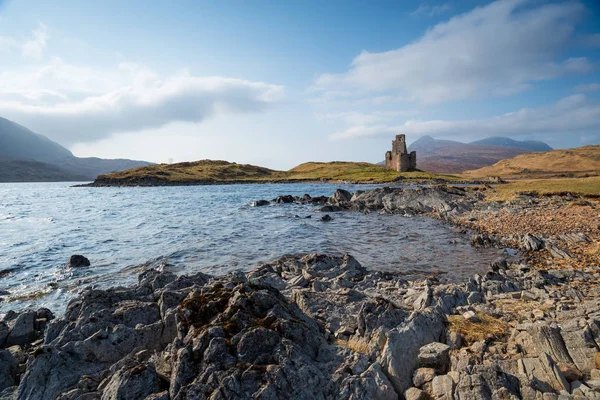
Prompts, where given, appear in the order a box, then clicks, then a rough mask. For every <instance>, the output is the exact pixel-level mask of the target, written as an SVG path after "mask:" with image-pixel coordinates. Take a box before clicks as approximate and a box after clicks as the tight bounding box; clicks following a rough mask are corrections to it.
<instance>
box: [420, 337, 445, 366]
mask: <svg viewBox="0 0 600 400" xmlns="http://www.w3.org/2000/svg"><path fill="white" fill-rule="evenodd" d="M418 357H419V365H421V366H423V367H431V368H435V369H436V370H437V371H440V372H444V371H446V370H447V368H448V364H450V346H448V345H447V344H444V343H439V342H434V343H429V344H426V345H425V346H423V347H421V348H420V349H419V356H418Z"/></svg>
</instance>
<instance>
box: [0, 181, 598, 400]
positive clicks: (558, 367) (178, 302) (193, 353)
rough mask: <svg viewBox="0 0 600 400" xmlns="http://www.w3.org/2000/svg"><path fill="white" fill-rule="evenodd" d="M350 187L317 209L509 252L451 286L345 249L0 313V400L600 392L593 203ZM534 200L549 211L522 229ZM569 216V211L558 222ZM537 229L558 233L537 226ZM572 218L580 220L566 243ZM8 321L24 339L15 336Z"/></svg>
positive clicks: (535, 207)
mask: <svg viewBox="0 0 600 400" xmlns="http://www.w3.org/2000/svg"><path fill="white" fill-rule="evenodd" d="M486 190H493V189H486ZM359 192H360V193H359ZM359 192H357V193H355V194H351V193H349V192H346V191H344V190H338V191H336V192H335V193H334V195H333V196H331V197H330V198H329V199H328V200H327V201H326V202H323V204H322V207H330V208H329V209H327V210H328V211H324V212H337V211H340V212H344V211H343V210H353V211H365V210H367V211H377V212H383V213H405V214H411V213H414V214H425V215H428V216H431V217H434V218H438V219H442V220H444V221H446V222H448V223H450V224H451V225H453V226H455V227H457V229H475V230H476V231H477V232H479V233H477V234H474V235H473V236H472V237H471V239H472V243H473V244H474V245H479V246H493V245H504V243H508V242H509V241H510V243H511V244H513V245H515V246H516V247H519V248H520V249H521V251H522V252H523V256H524V262H523V263H514V264H509V263H506V262H505V261H501V260H499V261H498V262H495V263H493V264H492V266H491V267H490V269H489V270H488V272H487V273H486V274H484V275H475V276H474V277H473V278H471V279H469V280H468V281H467V282H461V283H440V282H438V281H436V279H434V278H430V279H425V280H423V281H406V280H405V279H403V278H402V277H401V276H399V275H397V274H392V273H384V272H376V271H370V270H366V269H365V268H363V267H362V266H360V264H359V263H358V262H357V261H356V260H354V259H353V258H352V257H351V256H349V255H346V256H343V257H332V256H327V255H307V256H302V257H299V256H288V257H285V258H282V259H280V260H279V261H276V262H273V263H269V264H266V265H264V266H261V267H259V268H257V269H255V270H252V271H249V272H247V273H242V272H239V271H236V272H234V273H231V274H228V275H225V276H214V277H213V276H209V275H206V274H203V273H198V274H195V275H192V276H179V277H178V276H175V275H174V274H172V273H168V272H162V273H161V272H158V271H155V270H148V271H146V272H144V273H142V275H140V278H139V283H138V285H136V286H134V287H131V288H118V287H117V288H112V289H107V290H87V291H85V292H84V293H83V294H82V295H81V296H79V297H78V298H76V299H74V300H73V301H71V302H70V303H69V306H68V308H67V312H66V313H65V316H64V317H62V318H57V319H53V318H52V316H51V313H50V314H48V313H47V312H45V311H44V310H38V311H37V312H33V311H32V312H29V313H28V312H23V313H20V314H18V315H16V316H11V319H10V320H8V321H6V317H5V321H4V322H0V344H1V343H2V342H3V340H2V332H6V336H7V337H6V338H5V339H4V340H5V341H6V340H7V339H8V337H11V335H12V337H13V339H11V340H12V341H14V337H23V336H25V339H21V340H22V341H23V340H24V341H25V342H24V343H23V344H22V345H20V346H19V348H17V349H15V348H12V351H11V350H0V357H4V359H7V360H9V361H8V365H12V366H13V368H12V369H10V368H9V370H8V371H4V374H5V375H2V373H3V370H2V368H1V367H0V377H3V376H6V377H7V378H6V379H8V377H11V379H12V382H13V383H18V381H20V384H19V386H18V387H15V386H12V388H11V389H6V388H0V393H2V394H0V398H11V397H3V396H4V392H1V389H5V391H6V393H8V394H7V396H13V395H15V394H16V396H17V398H40V399H41V398H47V397H50V395H52V396H54V397H55V396H56V395H59V394H60V393H64V396H67V397H63V398H79V396H88V397H86V398H100V397H102V396H108V395H109V394H110V393H117V392H122V391H130V390H134V389H135V390H140V391H141V392H139V393H136V394H137V395H139V397H138V398H148V399H150V398H153V399H159V398H161V399H169V398H179V397H183V396H185V395H187V396H193V395H200V394H201V393H205V394H204V395H202V396H206V398H208V397H209V395H210V394H212V395H213V396H222V397H225V398H227V397H229V398H230V397H241V398H250V397H251V396H252V394H255V395H256V394H261V395H263V396H267V395H269V396H270V397H269V398H287V397H289V396H291V395H293V396H295V397H304V398H311V397H316V396H322V397H324V398H347V399H350V398H354V399H358V398H365V399H366V398H389V399H392V398H398V396H405V397H406V398H411V399H417V398H423V396H431V397H433V398H440V399H441V398H460V399H462V398H541V397H542V396H543V397H544V398H558V396H559V395H561V396H562V397H561V398H565V399H568V398H577V396H580V397H585V398H595V396H596V397H599V398H600V394H599V393H600V381H598V379H599V378H600V369H597V368H598V367H599V366H600V365H599V364H600V356H598V354H600V347H599V346H600V290H599V287H600V283H599V282H600V266H599V265H598V263H595V264H592V263H591V261H590V260H598V254H592V255H589V254H588V253H586V251H587V250H589V248H591V246H594V245H595V244H597V243H598V242H597V241H598V233H597V231H598V229H595V230H593V229H592V228H594V226H593V225H594V224H596V220H595V217H594V215H595V214H596V212H595V211H594V210H595V207H597V206H598V204H597V202H590V201H588V200H581V199H579V198H572V197H565V196H555V198H553V197H542V196H531V195H525V196H521V197H520V198H519V199H517V200H515V201H514V202H513V204H500V203H497V204H496V203H489V202H486V201H485V194H484V192H485V190H484V191H483V192H482V191H480V190H474V189H460V188H444V187H430V188H418V189H398V188H396V189H394V188H379V189H373V190H369V191H359ZM281 197H282V198H286V197H287V196H281ZM287 199H288V200H289V198H287ZM292 201H297V199H296V198H294V199H293V200H292ZM282 202H286V201H282ZM564 207H572V209H571V210H575V211H573V212H571V213H564V214H560V209H561V208H564ZM511 209H512V210H513V211H514V210H516V212H514V213H513V212H507V213H504V211H506V210H508V211H510V210H511ZM547 210H550V212H551V213H552V216H551V217H550V218H554V220H547V221H546V225H544V224H541V225H539V226H535V227H534V226H533V225H532V222H531V221H537V220H540V217H541V216H544V215H545V214H543V213H546V212H548V211H547ZM571 215H576V217H577V218H579V219H580V220H581V221H579V222H580V224H579V225H577V224H575V225H572V226H573V227H571V228H569V226H565V225H566V222H565V221H568V220H569V218H570V217H571ZM561 218H562V219H561ZM571 219H573V218H571ZM510 224H512V225H510ZM554 225H560V226H563V228H564V229H562V230H561V231H560V232H558V231H557V232H556V234H552V235H545V234H544V231H543V229H544V226H554ZM498 227H506V229H505V231H502V230H501V229H500V228H498ZM581 227H583V228H585V229H588V228H589V229H590V230H589V232H587V233H586V232H582V234H583V235H575V236H573V235H567V234H568V233H576V232H568V230H569V229H580V228H581ZM517 228H518V229H528V228H531V229H533V228H535V229H534V230H532V232H527V233H522V232H516V230H517ZM596 228H598V226H596ZM510 229H513V230H515V232H516V233H511V234H508V233H507V232H508V231H510ZM550 233H554V232H550ZM511 235H512V236H511ZM560 235H567V236H565V237H564V238H563V239H560ZM553 249H554V251H553ZM585 257H588V258H585ZM590 257H591V258H590ZM582 263H583V266H582V265H581V264H582ZM32 313H33V314H32ZM7 322H8V323H7ZM25 322H26V323H27V326H28V327H30V326H33V331H31V330H30V331H27V332H26V334H23V335H20V336H19V335H14V334H13V331H14V330H15V327H14V326H19V327H21V325H25ZM29 322H31V324H29ZM3 324H4V326H6V329H4V328H3ZM11 325H14V326H12V327H11ZM9 327H10V329H8V328H9ZM19 329H22V327H21V328H19ZM42 335H43V336H44V338H43V339H40V337H41V336H42ZM40 340H41V341H40ZM28 341H29V342H28ZM11 343H12V342H11ZM0 347H1V346H0ZM7 353H10V355H9V354H7ZM13 353H14V354H13ZM11 357H12V358H11ZM13 359H14V361H13ZM27 359H28V360H29V361H24V360H27ZM15 363H16V365H15ZM73 365H74V366H76V367H77V368H76V369H77V371H73V370H72V369H71V366H73ZM294 365H295V366H296V367H294ZM19 366H20V367H19ZM300 366H301V367H302V368H299V367H300ZM19 368H20V369H22V370H25V371H26V372H25V374H24V375H23V374H20V373H19V374H18V377H17V378H18V379H16V380H15V376H16V375H15V374H14V371H15V370H19ZM11 370H12V371H13V373H12V375H11V372H10V371H11ZM58 376H60V377H61V380H60V382H57V381H55V380H53V378H52V377H58ZM309 380H312V382H313V385H304V384H303V383H304V382H307V381H309ZM0 382H2V379H0ZM7 382H8V381H7ZM133 382H135V383H136V385H133ZM141 382H145V384H144V385H139V383H141ZM294 383H296V384H294ZM41 387H43V388H44V390H45V391H44V392H36V390H39V388H41ZM67 393H68V395H67ZM544 393H545V394H544ZM36 396H37V397H36ZM44 396H46V397H44ZM147 396H153V397H147ZM202 396H201V397H202ZM419 396H420V397H419ZM444 396H446V397H444ZM219 398H220V397H219Z"/></svg>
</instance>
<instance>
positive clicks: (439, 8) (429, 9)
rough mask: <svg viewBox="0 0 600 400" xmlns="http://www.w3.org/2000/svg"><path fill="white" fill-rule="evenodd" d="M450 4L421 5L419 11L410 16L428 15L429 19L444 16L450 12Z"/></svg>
mask: <svg viewBox="0 0 600 400" xmlns="http://www.w3.org/2000/svg"><path fill="white" fill-rule="evenodd" d="M450 8H451V7H450V4H447V3H444V4H436V5H433V6H432V5H429V4H421V5H420V6H419V7H417V9H416V10H415V11H413V12H411V13H410V15H427V16H429V17H435V16H436V15H439V14H443V13H445V12H448V11H450Z"/></svg>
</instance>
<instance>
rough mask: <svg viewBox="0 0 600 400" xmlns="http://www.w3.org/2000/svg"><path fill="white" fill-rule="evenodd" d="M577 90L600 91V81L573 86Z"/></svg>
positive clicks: (580, 91)
mask: <svg viewBox="0 0 600 400" xmlns="http://www.w3.org/2000/svg"><path fill="white" fill-rule="evenodd" d="M573 90H574V91H575V92H579V93H583V92H598V91H600V83H587V84H584V85H578V86H575V87H574V88H573Z"/></svg>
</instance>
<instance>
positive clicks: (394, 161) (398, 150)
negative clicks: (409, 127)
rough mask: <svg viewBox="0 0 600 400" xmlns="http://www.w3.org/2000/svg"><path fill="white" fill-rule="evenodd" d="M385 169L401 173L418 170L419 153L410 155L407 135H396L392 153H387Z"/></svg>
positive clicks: (414, 152)
mask: <svg viewBox="0 0 600 400" xmlns="http://www.w3.org/2000/svg"><path fill="white" fill-rule="evenodd" d="M385 167H386V168H387V169H395V170H396V171H399V172H406V171H412V170H415V169H417V152H416V151H411V152H410V153H408V151H407V150H406V136H405V135H396V140H393V141H392V151H386V153H385Z"/></svg>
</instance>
